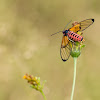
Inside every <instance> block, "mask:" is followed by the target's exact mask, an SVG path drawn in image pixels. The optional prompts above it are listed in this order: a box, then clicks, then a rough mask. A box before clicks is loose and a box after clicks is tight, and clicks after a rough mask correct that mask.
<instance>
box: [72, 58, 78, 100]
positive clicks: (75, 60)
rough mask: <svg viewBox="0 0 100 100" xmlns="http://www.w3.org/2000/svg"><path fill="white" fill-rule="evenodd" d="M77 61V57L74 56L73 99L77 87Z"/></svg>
mask: <svg viewBox="0 0 100 100" xmlns="http://www.w3.org/2000/svg"><path fill="white" fill-rule="evenodd" d="M76 63H77V57H74V76H73V85H72V93H71V100H73V96H74V89H75V80H76Z"/></svg>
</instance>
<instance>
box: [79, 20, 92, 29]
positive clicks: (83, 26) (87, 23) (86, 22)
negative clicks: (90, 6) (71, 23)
mask: <svg viewBox="0 0 100 100" xmlns="http://www.w3.org/2000/svg"><path fill="white" fill-rule="evenodd" d="M93 23H94V19H86V20H83V21H81V22H80V31H84V30H85V29H86V28H88V27H89V26H90V25H92V24H93Z"/></svg>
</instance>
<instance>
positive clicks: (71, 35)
mask: <svg viewBox="0 0 100 100" xmlns="http://www.w3.org/2000/svg"><path fill="white" fill-rule="evenodd" d="M68 37H69V38H70V39H71V40H73V41H78V42H80V41H82V40H83V37H82V36H80V35H78V34H76V33H74V32H68Z"/></svg>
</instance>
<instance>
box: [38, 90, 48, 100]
mask: <svg viewBox="0 0 100 100" xmlns="http://www.w3.org/2000/svg"><path fill="white" fill-rule="evenodd" d="M40 92H41V94H42V96H43V98H44V100H47V99H46V96H45V94H44V92H43V91H42V90H40Z"/></svg>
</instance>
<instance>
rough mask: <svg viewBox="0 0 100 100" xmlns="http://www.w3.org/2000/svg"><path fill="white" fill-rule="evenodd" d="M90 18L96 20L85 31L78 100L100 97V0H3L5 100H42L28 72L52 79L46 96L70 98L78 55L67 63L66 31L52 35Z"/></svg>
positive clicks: (0, 34)
mask: <svg viewBox="0 0 100 100" xmlns="http://www.w3.org/2000/svg"><path fill="white" fill-rule="evenodd" d="M88 18H94V19H95V23H94V24H93V25H91V26H90V27H89V28H88V29H86V30H85V31H84V34H83V37H84V39H85V42H84V44H86V47H85V48H83V49H82V53H81V56H80V57H79V58H78V62H77V79H76V87H75V94H74V100H99V99H100V33H99V30H100V0H0V100H43V97H42V95H41V94H40V93H39V92H38V91H36V90H34V89H32V88H30V87H29V84H28V83H27V82H26V81H25V80H24V79H23V76H24V74H26V73H28V74H31V75H34V76H38V77H41V81H43V80H47V83H46V84H45V87H44V93H45V95H46V97H47V100H70V95H71V89H72V82H73V58H72V57H70V58H69V60H68V61H67V62H63V61H62V60H61V58H60V46H61V40H62V36H63V34H62V33H59V34H57V35H54V36H50V35H51V34H53V33H55V32H58V31H60V30H63V29H64V27H65V26H66V24H67V23H68V22H69V21H70V20H72V22H73V21H78V22H80V21H82V20H85V19H88ZM71 26H72V25H71V23H70V24H69V25H68V27H67V28H70V27H71Z"/></svg>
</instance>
